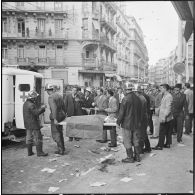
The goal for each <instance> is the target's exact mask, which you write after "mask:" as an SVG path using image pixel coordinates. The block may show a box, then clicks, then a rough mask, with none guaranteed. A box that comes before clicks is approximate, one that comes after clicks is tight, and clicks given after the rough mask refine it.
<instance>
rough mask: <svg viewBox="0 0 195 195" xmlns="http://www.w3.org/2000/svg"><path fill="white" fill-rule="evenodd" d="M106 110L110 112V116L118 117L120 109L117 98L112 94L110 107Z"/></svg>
mask: <svg viewBox="0 0 195 195" xmlns="http://www.w3.org/2000/svg"><path fill="white" fill-rule="evenodd" d="M105 111H106V112H107V113H108V116H111V117H114V118H116V117H117V111H118V105H117V100H116V98H115V97H114V96H111V97H110V99H109V102H108V108H106V109H105Z"/></svg>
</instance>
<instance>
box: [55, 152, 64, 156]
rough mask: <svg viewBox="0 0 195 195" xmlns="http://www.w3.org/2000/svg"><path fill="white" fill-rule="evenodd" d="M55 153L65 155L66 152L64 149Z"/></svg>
mask: <svg viewBox="0 0 195 195" xmlns="http://www.w3.org/2000/svg"><path fill="white" fill-rule="evenodd" d="M55 154H59V155H64V154H65V152H64V151H55Z"/></svg>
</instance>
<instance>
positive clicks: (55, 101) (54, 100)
mask: <svg viewBox="0 0 195 195" xmlns="http://www.w3.org/2000/svg"><path fill="white" fill-rule="evenodd" d="M45 90H46V91H47V93H48V95H49V97H48V103H49V106H50V111H51V113H50V116H49V117H50V120H51V134H52V138H53V140H54V141H55V142H56V143H57V147H58V150H57V151H56V152H55V154H60V155H64V154H65V146H64V136H63V126H62V125H59V124H58V123H59V122H61V121H63V120H64V119H65V118H66V115H65V105H64V101H63V97H62V96H61V95H60V94H59V93H58V92H56V90H55V86H54V85H52V84H47V85H46V86H45Z"/></svg>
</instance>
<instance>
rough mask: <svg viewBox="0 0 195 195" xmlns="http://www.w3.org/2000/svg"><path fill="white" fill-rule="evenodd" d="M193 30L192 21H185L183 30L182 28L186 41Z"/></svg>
mask: <svg viewBox="0 0 195 195" xmlns="http://www.w3.org/2000/svg"><path fill="white" fill-rule="evenodd" d="M192 32H193V22H192V21H186V25H185V30H184V37H185V40H186V42H188V40H189V39H190V36H191V34H192Z"/></svg>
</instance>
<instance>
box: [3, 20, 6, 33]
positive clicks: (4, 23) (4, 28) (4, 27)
mask: <svg viewBox="0 0 195 195" xmlns="http://www.w3.org/2000/svg"><path fill="white" fill-rule="evenodd" d="M2 28H3V33H6V32H7V18H2Z"/></svg>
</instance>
